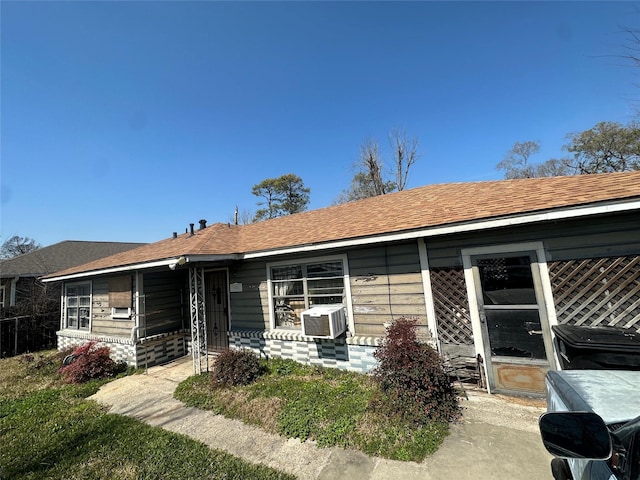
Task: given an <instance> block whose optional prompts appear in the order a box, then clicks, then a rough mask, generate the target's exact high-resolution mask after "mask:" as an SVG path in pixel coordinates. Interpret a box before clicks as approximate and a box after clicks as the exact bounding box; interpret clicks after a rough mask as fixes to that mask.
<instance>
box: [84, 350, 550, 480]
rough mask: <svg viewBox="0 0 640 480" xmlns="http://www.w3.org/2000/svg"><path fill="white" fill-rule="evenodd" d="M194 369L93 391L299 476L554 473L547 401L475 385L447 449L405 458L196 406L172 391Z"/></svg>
mask: <svg viewBox="0 0 640 480" xmlns="http://www.w3.org/2000/svg"><path fill="white" fill-rule="evenodd" d="M191 374H192V366H191V361H190V357H185V359H181V360H179V361H177V362H173V363H170V364H167V365H163V366H158V367H152V368H150V369H149V371H148V373H146V374H142V375H134V376H129V377H125V378H122V379H119V380H116V381H114V382H111V383H108V384H106V385H104V386H103V387H102V388H101V389H100V391H99V392H98V393H96V394H95V395H93V396H92V397H90V398H91V399H93V400H96V401H97V402H99V403H101V404H104V405H106V406H108V407H109V409H110V410H109V411H110V412H111V413H116V414H121V415H127V416H130V417H134V418H137V419H138V420H141V421H144V422H146V423H148V424H150V425H154V426H158V427H162V428H164V429H166V430H170V431H172V432H176V433H181V434H184V435H188V436H189V437H191V438H194V439H196V440H199V441H201V442H203V443H205V444H207V445H208V446H210V447H211V448H216V449H220V450H224V451H226V452H229V453H231V454H233V455H236V456H238V457H241V458H243V459H245V460H248V461H249V462H253V463H262V464H264V465H268V466H270V467H273V468H277V469H279V470H282V471H285V472H289V473H292V474H294V475H296V476H297V477H298V478H300V479H314V480H315V479H317V480H332V479H344V478H348V479H358V480H359V479H370V480H383V479H389V478H392V479H394V480H402V479H411V480H413V479H423V480H432V479H434V480H435V479H445V478H451V479H456V480H466V479H468V480H483V479H492V480H494V479H509V480H519V479H522V480H543V479H545V480H546V479H550V478H551V470H550V467H549V462H550V461H551V456H550V455H549V454H547V453H546V451H545V450H544V447H543V446H542V442H541V440H540V435H539V433H538V429H537V419H538V416H539V415H540V414H541V413H542V412H543V411H544V408H543V407H542V406H541V405H538V406H531V405H522V404H520V403H516V402H514V401H512V400H509V399H505V398H502V397H497V396H491V395H487V394H485V393H481V392H469V399H468V400H462V406H463V407H464V416H463V419H462V420H461V421H460V422H459V423H457V424H455V425H453V426H452V427H451V433H450V435H449V436H448V437H447V438H446V439H445V441H444V443H443V445H442V446H441V447H440V449H439V450H438V451H437V452H436V453H435V454H434V455H433V456H431V457H429V458H427V459H426V460H425V461H423V462H422V463H413V462H399V461H393V460H385V459H380V458H372V457H367V456H366V455H364V454H362V453H360V452H357V451H351V450H344V449H341V448H337V447H334V448H317V447H316V446H315V445H314V444H313V443H312V442H304V443H301V442H300V441H299V440H294V439H285V438H283V437H280V436H277V435H272V434H269V433H265V432H264V431H262V430H260V429H259V428H256V427H253V426H249V425H245V424H243V423H242V422H240V421H237V420H230V419H227V418H224V417H222V416H220V415H213V414H211V413H210V412H207V411H203V410H198V409H196V408H191V407H185V406H183V404H182V403H181V402H179V401H177V400H175V399H174V398H173V391H174V390H175V388H176V386H177V385H178V383H179V382H181V381H182V380H184V379H185V378H187V377H188V376H189V375H191Z"/></svg>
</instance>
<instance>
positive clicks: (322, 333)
mask: <svg viewBox="0 0 640 480" xmlns="http://www.w3.org/2000/svg"><path fill="white" fill-rule="evenodd" d="M344 310H345V309H344V305H318V306H316V307H312V308H310V309H309V310H305V311H304V312H302V313H301V314H300V318H301V319H302V334H303V335H305V336H307V337H315V338H337V337H339V336H340V335H342V334H343V333H344V332H346V331H347V316H346V315H345V311H344Z"/></svg>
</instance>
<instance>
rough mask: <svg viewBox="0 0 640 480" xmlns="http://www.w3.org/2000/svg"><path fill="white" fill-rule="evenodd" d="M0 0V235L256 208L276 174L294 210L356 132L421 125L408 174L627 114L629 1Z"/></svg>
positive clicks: (337, 182)
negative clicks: (290, 176) (285, 182)
mask: <svg viewBox="0 0 640 480" xmlns="http://www.w3.org/2000/svg"><path fill="white" fill-rule="evenodd" d="M0 8H1V42H2V50H1V95H2V98H1V100H2V103H1V152H0V153H1V161H2V164H1V184H2V204H1V207H2V211H1V231H0V240H1V241H5V240H6V239H7V238H10V237H11V236H12V235H21V236H28V237H31V238H33V239H35V240H36V241H37V242H39V243H41V244H42V245H50V244H53V243H56V242H58V241H62V240H102V241H137V242H151V241H156V240H160V239H163V238H166V237H169V236H171V233H172V232H173V231H177V232H179V233H181V232H184V231H185V229H186V228H187V227H188V225H189V223H195V224H196V225H197V223H198V220H199V219H201V218H205V219H207V220H208V222H209V223H213V222H228V221H230V220H231V219H232V218H233V211H234V207H235V206H236V205H237V206H238V207H239V209H240V211H241V212H242V211H255V209H256V208H258V207H257V205H256V202H257V201H259V199H258V198H257V197H254V196H253V195H252V194H251V187H252V185H254V184H256V183H258V182H260V181H261V180H263V179H265V178H272V177H277V176H280V175H283V174H285V173H295V174H297V175H299V176H300V177H302V179H303V180H304V183H305V185H306V186H308V187H309V188H310V189H311V204H310V208H312V209H315V208H321V207H325V206H328V205H330V204H331V203H332V202H333V201H334V200H335V199H336V197H337V196H338V194H339V193H340V192H341V191H342V190H343V189H345V188H347V187H348V186H349V183H350V179H351V177H352V176H353V173H354V171H353V167H352V165H353V162H354V161H355V160H356V159H357V157H358V152H359V146H360V145H361V144H362V143H363V142H364V141H365V140H366V139H367V138H375V139H377V140H378V142H379V143H380V145H381V146H382V147H383V153H384V152H385V151H386V147H387V145H388V142H387V136H388V133H389V131H390V130H392V129H404V130H405V131H406V132H407V134H408V135H409V136H412V137H416V138H418V140H419V143H420V146H419V150H420V153H421V155H422V156H421V158H420V160H419V161H418V163H417V164H415V165H414V168H413V170H412V171H411V174H410V178H409V185H408V186H409V187H417V186H421V185H426V184H432V183H443V182H466V181H482V180H492V179H499V178H501V176H502V174H501V172H499V171H497V170H496V169H495V165H496V164H497V163H498V162H499V161H500V160H502V158H503V157H504V155H505V153H506V152H507V151H508V150H509V149H510V148H511V146H512V145H513V143H514V142H516V141H526V140H537V141H539V142H541V145H542V150H541V152H540V154H539V155H538V156H537V157H536V158H533V160H534V161H535V160H538V161H543V160H546V159H548V158H550V157H559V156H561V155H562V154H563V152H562V151H561V146H562V145H563V144H564V143H565V136H566V135H567V134H568V133H570V132H577V131H582V130H586V129H588V128H591V127H592V126H593V125H595V124H596V123H597V122H599V121H605V120H606V121H618V122H621V123H627V122H629V121H630V120H632V119H633V118H634V116H635V115H636V107H637V104H636V102H635V100H636V99H637V98H638V88H639V87H638V83H637V82H638V73H639V72H640V70H639V69H638V68H637V67H636V68H634V67H632V66H630V64H628V63H625V62H624V61H623V60H621V59H619V58H615V55H618V54H621V53H624V51H625V50H624V46H625V44H626V45H628V38H629V37H628V36H627V35H626V34H625V33H624V32H623V31H622V30H623V28H638V25H639V23H640V22H639V20H640V4H638V3H636V2H633V3H632V2H621V3H616V2H602V3H599V2H569V3H560V2H549V3H542V2H534V3H525V2H514V3H510V2H496V3H488V2H471V3H463V2H408V3H401V2H390V3H386V2H337V3H329V2H317V3H311V2H284V3H277V2H258V3H253V2H233V3H227V2H207V1H201V2H162V1H157V2H154V1H145V2H89V1H87V2H66V1H65V2H13V1H6V0H5V1H3V2H1V3H0Z"/></svg>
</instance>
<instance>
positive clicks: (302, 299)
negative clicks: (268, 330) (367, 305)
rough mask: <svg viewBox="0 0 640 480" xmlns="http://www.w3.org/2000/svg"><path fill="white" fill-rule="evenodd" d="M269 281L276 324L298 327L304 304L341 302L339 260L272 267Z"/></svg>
mask: <svg viewBox="0 0 640 480" xmlns="http://www.w3.org/2000/svg"><path fill="white" fill-rule="evenodd" d="M271 285H272V287H271V288H272V291H271V295H272V299H273V304H274V317H275V325H276V327H282V328H292V329H293V328H296V329H299V328H300V326H301V323H300V314H301V313H302V312H303V311H304V310H306V309H307V308H310V307H311V306H312V305H326V304H338V303H343V302H344V271H343V268H342V261H340V260H337V261H330V262H315V263H308V264H299V265H284V266H277V267H271Z"/></svg>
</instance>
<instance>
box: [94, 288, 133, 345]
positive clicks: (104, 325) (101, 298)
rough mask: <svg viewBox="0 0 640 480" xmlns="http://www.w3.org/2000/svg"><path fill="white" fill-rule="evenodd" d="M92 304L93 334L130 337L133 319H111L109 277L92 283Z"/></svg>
mask: <svg viewBox="0 0 640 480" xmlns="http://www.w3.org/2000/svg"><path fill="white" fill-rule="evenodd" d="M91 288H92V299H91V301H92V304H91V315H92V318H91V332H92V333H96V334H102V335H108V336H116V337H129V336H130V335H131V329H132V328H133V326H134V322H133V320H131V319H127V318H125V319H117V320H114V319H112V318H111V306H110V305H109V279H108V278H107V277H104V278H97V279H94V280H93V282H92V287H91Z"/></svg>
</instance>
